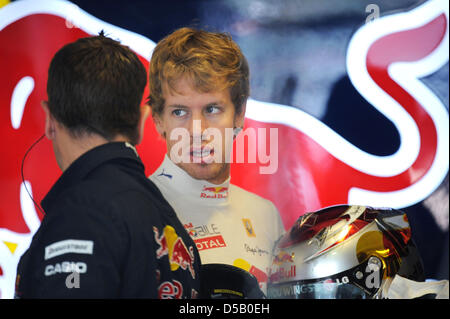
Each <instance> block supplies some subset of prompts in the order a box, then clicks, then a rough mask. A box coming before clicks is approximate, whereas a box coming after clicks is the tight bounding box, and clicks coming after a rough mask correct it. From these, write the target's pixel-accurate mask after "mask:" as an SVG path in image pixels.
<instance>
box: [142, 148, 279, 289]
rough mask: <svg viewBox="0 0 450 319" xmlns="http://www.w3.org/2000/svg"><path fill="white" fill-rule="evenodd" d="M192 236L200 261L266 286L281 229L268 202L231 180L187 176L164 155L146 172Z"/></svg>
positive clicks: (276, 214) (270, 203) (273, 208)
mask: <svg viewBox="0 0 450 319" xmlns="http://www.w3.org/2000/svg"><path fill="white" fill-rule="evenodd" d="M150 179H151V180H152V181H153V182H154V183H155V184H156V186H157V187H158V188H159V189H160V190H161V192H162V194H163V195H164V197H165V198H166V200H167V201H168V202H169V203H170V205H171V206H172V207H173V208H174V210H175V212H176V213H177V215H178V218H179V219H180V221H181V222H182V223H183V224H184V227H185V228H186V230H187V231H188V233H189V234H190V235H191V237H192V239H193V240H194V242H195V244H196V246H197V249H198V250H199V252H200V258H201V260H202V264H209V263H224V264H229V265H234V266H237V267H240V268H242V269H245V270H247V271H249V272H250V273H252V274H253V275H255V277H256V278H257V280H258V282H259V284H260V287H261V288H262V290H263V291H264V292H265V290H266V283H267V274H268V269H269V267H270V265H271V261H272V260H271V253H272V248H273V246H274V242H275V241H276V240H277V239H278V238H279V237H280V236H281V235H282V234H283V233H284V227H283V224H282V221H281V218H280V215H279V213H278V210H277V209H276V207H275V206H274V205H273V203H272V202H270V201H269V200H266V199H264V198H262V197H260V196H258V195H256V194H253V193H250V192H248V191H246V190H244V189H242V188H240V187H238V186H236V185H233V184H231V183H230V178H228V179H227V180H226V181H225V182H224V183H222V184H220V185H215V184H211V183H209V182H207V181H204V180H197V179H194V178H192V177H191V176H190V175H189V174H187V173H186V172H185V171H184V170H183V169H181V168H180V167H178V166H177V165H176V164H175V163H173V162H172V161H171V160H170V158H169V157H168V156H167V155H166V156H165V158H164V161H163V163H162V164H161V166H160V167H159V168H158V169H157V170H156V171H155V173H154V174H152V175H151V176H150Z"/></svg>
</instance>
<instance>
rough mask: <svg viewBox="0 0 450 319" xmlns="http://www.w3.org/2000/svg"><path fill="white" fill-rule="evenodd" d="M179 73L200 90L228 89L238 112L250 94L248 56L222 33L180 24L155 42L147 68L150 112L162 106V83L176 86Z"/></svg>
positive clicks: (156, 110) (158, 109) (160, 110)
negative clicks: (181, 26) (148, 68)
mask: <svg viewBox="0 0 450 319" xmlns="http://www.w3.org/2000/svg"><path fill="white" fill-rule="evenodd" d="M182 77H186V78H187V79H188V80H189V81H190V83H191V84H192V85H193V88H194V89H196V90H198V91H199V92H205V93H206V92H212V91H218V90H224V89H229V93H230V99H231V101H232V102H233V104H234V106H235V109H236V113H237V114H239V113H240V112H241V111H242V106H243V104H244V103H245V101H246V100H247V98H248V97H249V94H250V84H249V67H248V63H247V60H246V58H245V57H244V55H243V54H242V52H241V50H240V48H239V46H238V45H237V44H236V43H235V42H234V41H233V40H232V39H231V37H230V36H229V35H227V34H225V33H215V32H208V31H203V30H196V29H193V28H181V29H178V30H176V31H175V32H173V33H172V34H170V35H168V36H167V37H165V38H164V39H162V40H161V41H160V42H158V44H157V46H156V47H155V49H154V51H153V54H152V58H151V61H150V71H149V86H150V96H149V104H150V106H151V108H152V112H153V114H158V115H160V114H161V113H162V111H163V109H164V103H165V101H164V98H163V93H162V87H163V84H164V83H166V84H167V85H168V88H169V89H170V90H175V86H176V83H177V81H178V80H179V79H180V78H182Z"/></svg>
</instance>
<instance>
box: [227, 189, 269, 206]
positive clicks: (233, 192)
mask: <svg viewBox="0 0 450 319" xmlns="http://www.w3.org/2000/svg"><path fill="white" fill-rule="evenodd" d="M229 196H230V198H232V199H233V201H234V200H236V201H239V202H246V203H248V204H250V205H252V206H254V207H255V208H261V207H264V208H266V210H274V211H275V210H276V208H275V205H274V204H273V203H272V201H270V200H268V199H266V198H264V197H262V196H260V195H258V194H255V193H252V192H250V191H248V190H246V189H243V188H242V187H240V186H237V185H235V184H230V187H229Z"/></svg>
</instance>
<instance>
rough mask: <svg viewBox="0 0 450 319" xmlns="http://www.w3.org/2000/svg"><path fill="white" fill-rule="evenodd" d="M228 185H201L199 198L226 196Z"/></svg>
mask: <svg viewBox="0 0 450 319" xmlns="http://www.w3.org/2000/svg"><path fill="white" fill-rule="evenodd" d="M227 197H228V187H224V186H219V187H206V186H205V187H203V190H202V192H201V193H200V198H227Z"/></svg>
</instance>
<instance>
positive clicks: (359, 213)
mask: <svg viewBox="0 0 450 319" xmlns="http://www.w3.org/2000/svg"><path fill="white" fill-rule="evenodd" d="M396 275H399V276H402V277H404V278H408V279H410V280H414V281H423V280H424V279H425V278H424V271H423V265H422V261H421V258H420V256H419V254H418V251H417V248H416V246H415V245H414V243H413V240H412V239H411V228H410V226H409V223H408V219H407V217H406V214H405V213H403V212H402V211H399V210H395V209H389V208H371V207H364V206H356V205H352V206H350V205H338V206H331V207H327V208H324V209H321V210H319V211H316V212H312V213H307V214H305V215H303V216H301V217H300V218H299V219H298V220H297V221H296V222H295V224H294V226H293V227H292V228H291V229H290V230H289V231H288V232H287V233H286V234H285V235H284V236H282V237H281V238H280V239H279V240H278V241H277V243H276V244H275V247H274V250H273V259H272V265H271V267H270V269H269V278H268V285H267V297H268V298H294V299H301V298H307V299H309V298H327V299H334V298H352V299H353V298H363V299H368V298H384V297H386V292H387V290H388V289H389V284H390V283H391V282H392V280H393V278H394V277H395V276H396Z"/></svg>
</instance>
